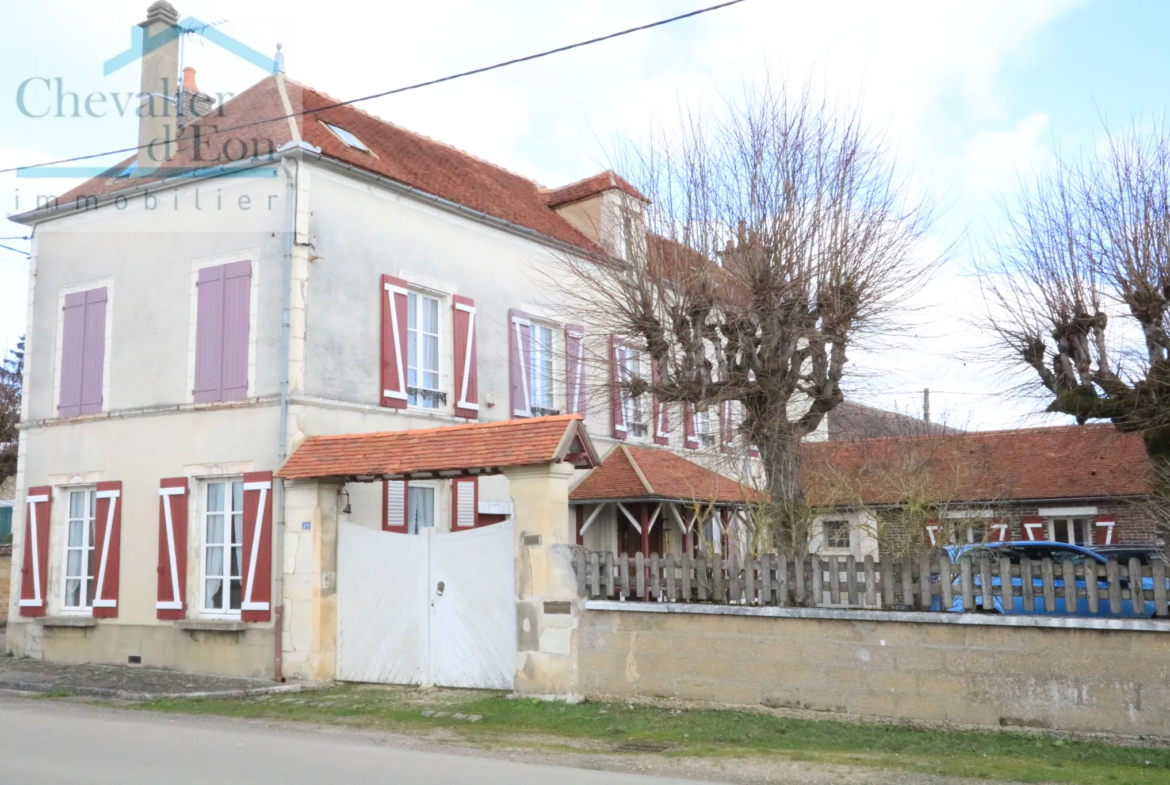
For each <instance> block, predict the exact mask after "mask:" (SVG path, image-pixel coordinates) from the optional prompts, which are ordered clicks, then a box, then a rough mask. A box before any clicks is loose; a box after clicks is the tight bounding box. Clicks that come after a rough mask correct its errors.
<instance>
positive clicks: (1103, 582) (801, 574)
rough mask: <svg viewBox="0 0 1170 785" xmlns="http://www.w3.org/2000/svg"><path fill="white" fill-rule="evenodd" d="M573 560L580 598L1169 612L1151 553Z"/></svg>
mask: <svg viewBox="0 0 1170 785" xmlns="http://www.w3.org/2000/svg"><path fill="white" fill-rule="evenodd" d="M574 569H575V572H576V577H577V591H578V593H579V594H580V595H581V596H582V597H586V598H590V599H614V600H626V601H652V602H706V603H716V604H719V603H722V604H733V605H776V606H781V607H784V606H804V607H820V608H870V609H883V610H917V611H929V610H936V611H937V610H944V611H946V610H950V609H951V608H952V606H953V603H954V600H955V598H956V597H962V600H963V603H962V608H963V610H964V611H965V612H972V611H982V607H987V608H993V607H994V602H995V600H996V599H1000V600H1001V601H1002V602H1003V604H1004V605H1005V606H1009V607H1014V606H1015V600H1016V598H1019V599H1020V600H1021V604H1022V607H1023V611H1024V612H1034V611H1040V612H1050V613H1054V612H1055V609H1056V600H1057V599H1058V598H1059V599H1063V600H1065V603H1064V605H1065V609H1064V612H1065V613H1076V612H1077V606H1078V601H1080V600H1084V601H1085V604H1086V605H1085V608H1084V609H1083V610H1087V611H1088V612H1089V613H1091V614H1097V613H1099V612H1102V611H1105V612H1107V613H1109V614H1111V615H1117V616H1120V615H1122V602H1123V601H1132V602H1133V606H1132V608H1133V609H1135V610H1137V613H1136V614H1134V615H1139V616H1140V615H1143V613H1144V611H1145V603H1146V602H1152V603H1153V605H1154V613H1155V615H1156V616H1159V617H1167V616H1170V608H1168V607H1167V594H1168V592H1167V582H1166V566H1165V565H1164V564H1163V563H1162V562H1161V561H1155V562H1154V564H1153V565H1152V566H1151V565H1144V566H1143V565H1142V564H1141V563H1140V561H1139V560H1137V559H1130V560H1128V562H1124V563H1122V562H1118V561H1116V560H1114V559H1110V560H1109V561H1108V563H1106V564H1104V565H1101V564H1097V563H1095V562H1091V561H1086V562H1085V563H1083V564H1073V563H1072V562H1065V561H1059V562H1054V561H1053V560H1051V559H1041V560H1030V559H1027V558H1023V559H1020V560H1019V561H1018V562H1016V563H1013V562H1012V561H1011V560H1010V559H1008V558H1006V557H1001V558H999V559H989V558H981V559H977V560H973V559H972V558H971V557H969V556H964V557H963V558H962V559H960V561H959V563H958V564H955V563H952V562H951V560H950V559H949V558H948V557H947V555H946V554H942V553H925V554H923V555H922V556H920V557H919V558H916V559H887V560H885V561H881V562H879V561H876V560H875V559H874V558H873V557H872V556H866V557H865V558H864V559H862V560H858V559H855V558H854V557H852V556H846V557H841V556H827V557H819V556H808V557H805V558H803V559H801V558H791V557H787V556H783V555H780V554H775V553H771V554H765V555H762V556H759V557H751V556H743V557H741V556H736V555H731V556H727V557H721V556H718V555H716V556H714V557H708V556H703V555H699V556H694V557H692V556H689V555H684V556H676V555H674V554H666V555H659V554H657V553H655V554H651V555H650V557H649V558H648V559H647V558H645V557H644V556H643V555H642V554H641V553H639V554H636V555H635V556H633V557H630V556H628V555H627V554H624V553H623V554H620V555H616V556H615V555H614V554H612V553H608V552H605V553H599V552H595V551H586V550H585V549H583V548H578V549H577V552H576V554H575V562H574ZM1022 576H1031V577H1032V580H1025V579H1023V578H1022ZM1135 577H1136V578H1138V585H1137V587H1136V589H1135V586H1134V582H1133V579H1134V578H1135ZM1142 578H1145V579H1150V583H1151V586H1149V587H1146V586H1145V584H1144V582H1142V581H1141V579H1142ZM996 579H998V581H997V580H996ZM1013 579H1014V580H1013ZM1094 586H1096V590H1095V591H1094V590H1093V587H1094ZM1005 587H1006V591H1007V593H1006V594H1005ZM1102 601H1106V602H1104V603H1103V602H1102ZM980 606H982V607H980ZM1083 610H1082V613H1083Z"/></svg>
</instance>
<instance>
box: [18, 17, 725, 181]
mask: <svg viewBox="0 0 1170 785" xmlns="http://www.w3.org/2000/svg"><path fill="white" fill-rule="evenodd" d="M742 2H744V0H728V1H727V2H724V3H719V4H717V5H712V6H707V7H706V8H700V9H698V10H696V11H689V12H687V13H685V14H679V15H678V16H672V17H670V18H669V19H660V20H658V21H657V22H650V23H649V24H644V25H638V26H637V27H629V28H626V29H625V30H619V31H617V32H616V33H610V34H608V35H603V36H599V37H597V38H590V39H588V40H586V41H578V42H577V43H575V44H568V45H566V46H558V47H557V48H556V49H547V50H545V51H543V52H537V53H535V54H530V55H525V56H524V57H516V58H513V59H511V60H505V61H503V62H500V63H495V64H493V65H485V66H482V67H480V68H473V69H471V70H470V71H461V72H460V73H457V74H451V75H449V76H442V77H439V78H438V79H430V80H428V81H425V82H418V83H417V84H412V85H407V86H405V87H396V88H394V89H393V90H385V91H383V92H380V93H373V94H372V95H363V96H361V97H360V98H351V99H349V100H348V101H338V102H337V103H335V104H328V105H326V106H319V107H317V108H315V109H303V110H301V111H299V112H292V113H291V114H282V115H275V116H273V117H267V118H265V119H263V120H255V121H253V122H250V123H244V124H243V125H237V126H233V127H231V128H221V129H217V130H216V133H217V134H223V133H227V132H228V131H238V130H241V129H243V128H251V127H252V126H256V125H263V124H264V123H271V122H276V121H278V120H287V119H289V118H290V117H302V116H304V115H310V114H316V113H318V112H324V111H328V110H329V109H337V108H338V107H342V106H351V105H353V104H357V103H361V102H362V101H372V100H373V99H375V98H384V97H386V96H388V95H398V94H399V93H406V92H409V91H411V90H419V89H421V88H423V87H431V86H433V85H437V84H442V83H443V82H452V81H454V80H456V79H463V78H464V77H468V76H475V75H476V74H483V73H487V72H488V71H495V70H498V69H500V68H506V67H508V66H510V65H516V64H518V63H527V62H530V61H532V60H539V59H540V58H542V57H548V56H549V55H555V54H560V53H562V52H568V51H570V50H572V49H580V48H581V47H583V46H590V45H592V44H598V43H601V42H602V41H610V40H612V39H614V38H621V37H622V36H625V35H630V34H631V33H638V32H641V31H643V30H650V29H653V28H655V27H662V26H663V25H668V24H671V23H672V22H678V21H681V20H683V19H690V18H691V17H694V16H699V15H700V14H706V13H710V12H711V11H718V10H719V9H721V8H727V7H728V6H733V5H738V4H740V3H742ZM148 146H149V145H137V146H135V147H123V148H121V149H118V150H106V151H105V152H102V153H91V154H89V155H79V156H75V157H73V158H61V159H58V160H56V161H46V162H44V163H39V164H27V165H25V166H12V167H9V168H7V169H0V174H4V173H6V172H16V171H19V170H21V169H38V168H41V167H44V166H55V165H57V164H68V163H75V162H77V161H88V160H90V159H93V158H104V157H105V156H107V155H117V154H119V153H132V152H136V151H138V150H141V149H143V148H145V147H148Z"/></svg>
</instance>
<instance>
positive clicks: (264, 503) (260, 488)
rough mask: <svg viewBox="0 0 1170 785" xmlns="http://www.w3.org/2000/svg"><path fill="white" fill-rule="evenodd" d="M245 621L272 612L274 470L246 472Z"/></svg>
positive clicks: (242, 605) (265, 617)
mask: <svg viewBox="0 0 1170 785" xmlns="http://www.w3.org/2000/svg"><path fill="white" fill-rule="evenodd" d="M243 545H244V548H243V557H244V561H243V565H242V566H243V570H244V575H243V579H244V600H243V602H242V603H240V619H241V620H243V621H268V620H269V619H270V618H271V615H272V472H248V473H245V474H244V543H243Z"/></svg>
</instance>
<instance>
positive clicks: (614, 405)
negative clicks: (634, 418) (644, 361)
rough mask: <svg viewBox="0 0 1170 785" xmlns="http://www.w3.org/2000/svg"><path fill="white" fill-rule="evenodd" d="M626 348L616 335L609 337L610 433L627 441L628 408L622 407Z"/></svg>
mask: <svg viewBox="0 0 1170 785" xmlns="http://www.w3.org/2000/svg"><path fill="white" fill-rule="evenodd" d="M625 355H626V347H624V346H622V344H621V342H620V341H618V339H617V336H616V335H610V336H609V420H610V423H611V430H610V433H611V435H612V436H613V438H615V439H625V438H626V433H627V428H626V407H625V406H623V405H622V365H623V361H624V360H625Z"/></svg>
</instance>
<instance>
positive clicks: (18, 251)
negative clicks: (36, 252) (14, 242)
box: [0, 244, 31, 256]
mask: <svg viewBox="0 0 1170 785" xmlns="http://www.w3.org/2000/svg"><path fill="white" fill-rule="evenodd" d="M0 248H5V249H7V250H9V251H15V252H16V253H18V254H20V255H21V256H30V255H31V254H29V252H28V251H22V250H20V249H19V248H13V247H12V246H11V245H3V244H0Z"/></svg>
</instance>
